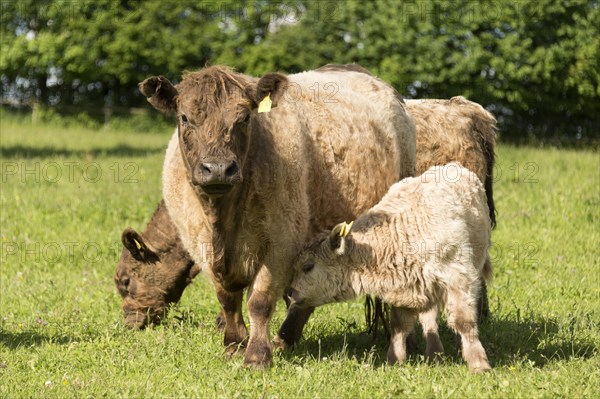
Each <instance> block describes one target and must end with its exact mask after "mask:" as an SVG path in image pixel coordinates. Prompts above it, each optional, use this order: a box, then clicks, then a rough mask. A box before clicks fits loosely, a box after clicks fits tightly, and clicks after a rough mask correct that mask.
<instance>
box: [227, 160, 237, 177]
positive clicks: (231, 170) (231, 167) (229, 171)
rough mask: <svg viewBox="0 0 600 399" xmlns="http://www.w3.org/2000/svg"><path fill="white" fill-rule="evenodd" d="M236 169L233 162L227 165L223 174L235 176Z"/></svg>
mask: <svg viewBox="0 0 600 399" xmlns="http://www.w3.org/2000/svg"><path fill="white" fill-rule="evenodd" d="M237 171H238V166H237V164H236V163H235V162H234V163H232V164H231V165H229V167H228V168H227V169H225V176H227V177H232V176H235V174H236V173H237Z"/></svg>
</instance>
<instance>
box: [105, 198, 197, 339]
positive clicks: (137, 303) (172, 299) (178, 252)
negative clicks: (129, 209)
mask: <svg viewBox="0 0 600 399" xmlns="http://www.w3.org/2000/svg"><path fill="white" fill-rule="evenodd" d="M121 241H122V242H123V246H124V248H123V251H122V252H121V257H120V259H119V262H118V263H117V269H116V271H115V276H114V280H115V285H116V286H117V290H118V291H119V294H120V295H121V297H122V298H123V312H124V316H125V324H126V325H127V326H128V327H131V328H143V327H144V326H145V325H146V324H147V323H148V322H150V323H159V322H160V320H161V319H162V318H163V316H164V313H165V311H166V309H167V308H168V307H169V305H170V304H172V303H176V302H177V301H179V299H180V298H181V295H182V294H183V290H184V289H185V287H186V286H187V285H188V284H190V283H191V282H192V279H193V278H194V277H195V276H196V275H197V274H198V273H199V272H200V268H199V267H198V266H197V265H196V264H195V263H194V261H193V260H192V258H190V256H189V255H188V253H187V252H186V250H185V248H183V244H182V243H181V240H180V239H179V236H178V235H177V231H176V230H175V225H174V224H173V222H172V221H171V218H170V217H169V215H168V213H167V209H166V207H165V204H164V202H163V201H161V202H160V204H159V205H158V207H157V208H156V211H155V212H154V215H153V216H152V219H151V220H150V222H149V223H148V225H147V226H146V229H145V230H144V232H143V233H142V234H141V235H140V234H139V233H137V232H136V231H135V230H133V229H131V228H127V229H125V230H124V231H123V234H122V235H121Z"/></svg>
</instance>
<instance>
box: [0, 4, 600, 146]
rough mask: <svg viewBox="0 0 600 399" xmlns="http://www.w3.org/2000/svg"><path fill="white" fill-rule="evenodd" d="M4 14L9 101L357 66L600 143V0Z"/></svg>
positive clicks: (137, 100)
mask: <svg viewBox="0 0 600 399" xmlns="http://www.w3.org/2000/svg"><path fill="white" fill-rule="evenodd" d="M1 4H2V17H1V18H2V27H1V32H2V40H1V45H2V57H1V59H0V76H1V80H2V83H3V85H2V87H3V89H2V95H3V96H4V97H10V98H15V97H18V98H21V99H24V100H28V99H36V100H38V101H40V102H42V103H43V104H49V105H58V106H60V105H67V104H69V105H72V104H89V103H94V104H103V105H105V104H107V105H124V106H140V105H141V104H143V99H142V98H141V96H140V94H139V93H138V92H137V87H136V85H137V83H138V82H140V81H141V80H143V79H144V78H145V77H147V76H149V75H155V74H163V75H165V76H167V77H168V78H169V79H172V80H175V81H177V80H178V79H179V78H180V76H181V73H182V71H184V70H186V69H196V68H199V67H202V66H204V65H206V64H226V65H231V66H235V67H237V68H238V69H239V70H241V71H244V72H246V73H250V74H255V75H260V74H263V73H265V72H268V71H273V70H281V71H286V72H299V71H302V70H306V69H310V68H315V67H318V66H320V65H323V64H325V63H330V62H335V63H348V62H356V63H359V64H361V65H364V66H366V67H367V68H370V69H371V70H372V71H373V72H375V73H376V74H377V75H379V76H380V77H381V78H383V79H384V80H386V81H388V82H390V83H392V84H393V85H395V86H396V87H397V88H398V89H399V91H400V92H401V93H402V94H403V95H406V96H409V97H416V98H435V97H441V98H447V97H451V96H454V95H459V94H460V95H464V96H466V97H468V98H469V99H472V100H474V101H477V102H480V103H482V104H484V105H485V106H486V107H487V108H489V109H490V110H492V111H493V112H494V113H495V114H496V115H497V116H498V117H499V120H500V122H501V127H502V131H503V138H506V139H511V140H517V141H518V140H520V139H524V138H525V139H527V138H531V137H541V138H546V139H548V138H553V137H555V136H567V137H570V138H575V139H578V140H584V141H585V140H598V139H599V138H600V133H599V132H600V121H599V118H598V116H597V115H598V114H599V113H600V41H598V40H594V38H597V37H599V36H600V30H599V26H600V25H599V24H598V23H597V21H599V20H600V7H599V6H598V2H597V1H596V0H573V1H556V0H541V1H535V2H534V1H524V2H514V1H504V0H503V1H498V2H490V1H478V2H448V1H444V0H434V1H428V2H425V1H397V0H373V1H369V2H359V1H357V0H351V1H313V0H297V1H291V2H279V1H277V2H270V1H263V0H254V1H250V0H242V1H240V0H223V1H218V2H197V1H191V0H186V1H177V2H176V1H168V2H166V3H165V2H160V1H146V2H137V1H129V0H118V1H115V0H99V1H94V2H87V1H86V2H73V1H69V0H43V1H36V0H25V1H19V2H16V1H15V2H2V3H1ZM594 21H596V22H594ZM522 133H525V135H523V134H522Z"/></svg>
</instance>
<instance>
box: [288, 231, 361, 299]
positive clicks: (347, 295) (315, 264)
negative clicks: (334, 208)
mask: <svg viewBox="0 0 600 399" xmlns="http://www.w3.org/2000/svg"><path fill="white" fill-rule="evenodd" d="M351 227H352V225H351V224H350V225H348V224H346V223H340V224H338V225H337V226H335V227H334V228H333V230H331V232H329V233H323V234H320V235H318V236H317V237H316V238H315V239H314V240H313V241H312V242H311V243H309V244H308V245H307V246H306V247H305V248H304V249H303V250H302V251H301V252H300V253H299V254H298V256H297V257H296V260H295V262H294V273H295V275H294V280H293V281H292V284H291V288H292V289H291V297H292V301H293V303H294V304H295V305H296V306H298V307H307V306H319V305H324V304H326V303H330V302H341V301H345V300H348V299H352V298H354V297H355V296H356V293H355V292H354V290H353V289H352V286H351V280H350V267H351V265H350V257H349V252H350V251H351V248H350V247H351V245H352V244H351V242H350V240H351V239H350V237H349V233H350V229H351Z"/></svg>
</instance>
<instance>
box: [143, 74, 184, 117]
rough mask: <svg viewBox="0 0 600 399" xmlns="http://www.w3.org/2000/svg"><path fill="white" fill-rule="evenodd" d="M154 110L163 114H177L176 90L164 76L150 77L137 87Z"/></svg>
mask: <svg viewBox="0 0 600 399" xmlns="http://www.w3.org/2000/svg"><path fill="white" fill-rule="evenodd" d="M138 87H139V89H140V92H141V93H142V94H143V95H144V96H146V100H148V102H149V103H150V104H152V106H153V107H154V108H156V109H157V110H159V111H160V112H164V113H165V114H173V113H175V112H177V102H176V99H177V89H176V88H175V86H173V84H172V83H171V82H170V81H169V79H167V78H165V77H164V76H152V77H150V78H148V79H146V80H144V81H143V82H142V83H140V84H139V85H138Z"/></svg>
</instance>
